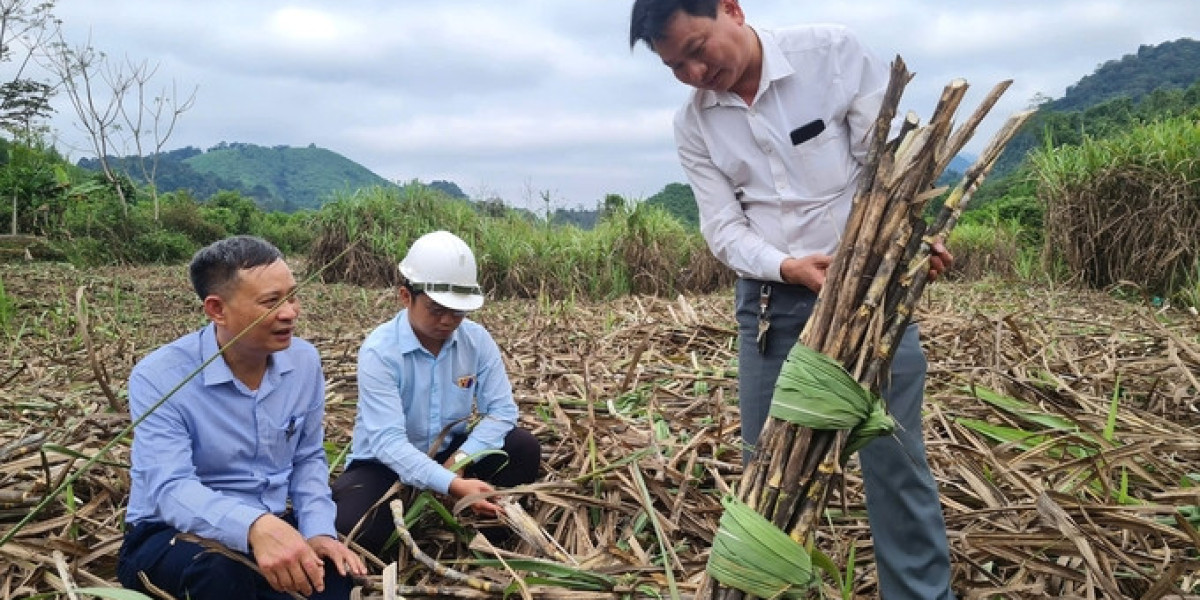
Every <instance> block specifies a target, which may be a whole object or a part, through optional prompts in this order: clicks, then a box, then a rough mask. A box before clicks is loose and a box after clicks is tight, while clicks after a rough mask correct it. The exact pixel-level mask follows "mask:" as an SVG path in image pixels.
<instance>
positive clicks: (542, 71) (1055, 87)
mask: <svg viewBox="0 0 1200 600" xmlns="http://www.w3.org/2000/svg"><path fill="white" fill-rule="evenodd" d="M631 5H632V2H631V1H628V0H484V1H474V0H471V1H466V0H463V1H459V0H444V1H441V2H421V3H418V2H413V1H411V0H345V1H341V2H335V1H325V2H317V1H293V2H284V1H276V0H104V1H98V0H57V2H56V7H55V10H54V12H55V14H56V15H57V16H58V17H59V18H60V19H61V20H62V22H63V29H64V34H65V37H66V39H67V40H68V41H69V42H71V43H73V44H83V43H87V42H89V40H90V44H91V45H92V46H93V47H95V48H97V49H99V50H103V51H104V52H105V53H106V54H107V55H108V56H109V57H110V58H112V59H117V60H123V59H124V58H126V57H127V58H128V59H130V60H132V61H135V62H140V61H149V62H150V63H151V64H157V65H159V67H158V71H157V74H156V77H155V80H154V85H155V87H156V88H164V87H167V88H169V87H170V86H171V85H172V84H174V85H175V86H177V89H179V90H180V93H181V94H186V92H188V91H190V90H191V89H193V88H196V102H195V106H194V107H193V108H192V109H191V110H189V111H188V112H187V113H185V114H184V115H183V116H182V118H181V120H180V122H179V124H178V127H177V129H176V131H175V133H174V135H173V136H172V137H171V140H170V142H169V143H168V145H167V147H168V149H175V148H180V147H184V146H195V147H197V148H200V149H207V148H210V147H212V146H214V145H216V144H218V143H220V142H222V141H225V142H244V143H252V144H258V145H263V146H276V145H288V146H307V145H309V144H316V145H317V146H319V147H322V148H327V149H329V150H332V151H335V152H337V153H339V154H342V155H344V156H346V157H347V158H349V159H351V160H353V161H355V162H358V163H360V164H362V165H364V166H366V167H367V168H369V169H371V170H372V171H374V172H375V173H377V174H379V175H380V176H382V177H384V178H387V179H390V180H396V181H401V182H403V181H408V180H411V179H420V180H421V181H424V182H429V181H432V180H437V179H443V180H449V181H453V182H455V183H457V184H458V185H459V186H460V187H461V188H462V189H463V191H465V192H466V193H467V194H468V195H470V196H472V197H473V198H484V197H490V196H497V195H498V196H500V197H501V198H503V199H504V200H505V201H506V202H508V203H509V204H512V205H516V206H530V205H532V206H534V207H540V206H541V202H540V200H538V198H539V197H540V195H541V194H542V193H543V192H548V193H549V194H550V195H551V197H552V198H553V200H554V203H555V205H556V206H562V207H571V206H583V207H588V208H591V207H594V206H595V205H596V203H597V202H598V201H599V200H600V199H602V198H603V197H604V195H605V194H608V193H616V194H621V195H623V196H625V197H627V198H633V199H643V198H646V197H649V196H651V195H653V194H654V193H656V192H658V191H659V190H661V189H662V187H663V186H664V185H666V184H668V183H671V182H676V181H679V182H682V181H685V178H684V176H683V172H682V171H681V169H680V168H679V165H678V162H677V159H676V154H675V149H674V143H673V138H672V130H671V116H672V114H673V113H674V111H675V109H676V108H677V107H678V106H679V105H680V103H681V102H682V101H683V99H684V98H685V95H686V92H687V90H686V88H684V87H683V86H682V85H681V84H679V83H678V82H676V81H675V80H674V78H673V77H672V76H671V73H670V72H669V71H668V70H667V68H666V67H664V66H663V65H662V63H661V62H660V61H659V60H658V58H657V56H655V55H654V54H652V53H651V52H650V51H649V50H647V49H646V48H645V47H644V46H640V45H639V46H638V48H637V49H635V50H634V51H633V52H630V50H629V45H628V27H629V22H628V21H629V9H630V6H631ZM742 7H743V9H744V10H745V12H746V14H747V19H748V21H749V22H750V23H751V24H754V25H756V26H759V27H765V28H770V27H782V26H788V25H792V24H799V23H808V22H832V23H841V24H845V25H848V26H850V27H851V28H852V29H854V30H856V31H857V32H858V33H859V34H860V36H861V37H862V38H863V39H864V40H865V41H866V42H867V43H868V44H869V45H870V46H871V47H872V48H873V49H874V50H875V52H876V53H877V54H879V55H880V56H881V57H883V58H885V59H890V58H892V57H894V56H896V55H900V56H902V57H903V58H904V60H905V61H906V62H907V63H908V66H909V69H910V70H911V71H913V72H915V73H916V75H917V76H916V79H914V80H913V81H912V82H911V83H910V84H909V86H908V88H907V91H906V93H905V97H904V99H903V100H902V102H901V110H902V111H903V110H910V109H911V110H914V111H916V112H917V114H918V115H920V116H921V117H922V118H928V117H929V115H930V114H931V112H932V108H933V105H934V102H935V100H936V98H937V96H938V95H939V94H940V92H941V89H942V87H943V86H944V85H945V84H946V83H948V82H949V81H951V80H952V79H954V78H956V77H962V78H964V79H966V80H967V81H968V83H970V84H971V93H970V94H969V95H968V96H967V99H966V101H965V103H964V105H963V106H964V107H963V108H962V109H960V112H961V113H962V114H961V115H960V116H961V117H962V118H965V116H966V114H967V113H968V112H969V111H970V110H973V109H974V108H975V106H977V105H978V102H979V99H980V98H981V97H982V96H983V94H985V93H986V92H987V90H989V89H990V88H991V87H992V86H993V85H995V84H996V83H997V82H999V81H1001V80H1003V79H1013V80H1014V84H1013V87H1012V88H1011V89H1010V90H1009V91H1008V92H1007V94H1006V95H1005V97H1004V98H1003V100H1002V101H1001V102H1000V104H999V105H998V106H997V107H996V108H995V109H994V110H993V111H992V113H991V115H990V116H989V118H988V120H987V121H986V122H985V124H984V126H983V127H982V128H981V129H980V130H979V133H977V134H976V136H975V139H974V140H973V141H972V143H971V144H970V145H968V147H967V149H968V150H969V151H978V150H979V149H980V148H982V146H983V145H984V144H985V143H986V141H987V140H988V139H989V138H990V137H991V134H992V133H993V132H994V131H995V129H996V128H997V127H999V125H1000V123H1002V122H1003V120H1004V118H1005V117H1007V116H1008V115H1009V114H1011V113H1013V112H1016V111H1019V110H1021V109H1023V108H1025V107H1026V106H1028V105H1029V104H1030V101H1031V99H1032V98H1034V96H1035V95H1036V94H1044V95H1047V96H1049V97H1052V98H1058V97H1061V96H1062V95H1063V93H1064V92H1065V90H1066V87H1067V86H1068V85H1070V84H1072V83H1074V82H1076V81H1078V80H1079V79H1080V78H1081V77H1082V76H1084V75H1088V74H1090V73H1092V71H1093V70H1095V68H1096V67H1097V66H1098V65H1100V64H1102V63H1104V62H1106V61H1108V60H1114V59H1119V58H1121V57H1122V56H1124V55H1126V54H1131V53H1135V52H1136V51H1137V49H1138V46H1139V45H1143V44H1147V45H1155V44H1159V43H1162V42H1165V41H1170V40H1175V39H1179V38H1181V37H1191V38H1193V39H1196V38H1197V37H1200V0H1137V1H1132V0H1036V1H1034V0H1002V1H997V2H988V3H974V2H969V3H968V2H952V1H950V0H859V1H858V2H799V1H795V0H793V1H773V2H768V1H765V0H743V2H742ZM54 127H55V129H56V130H57V132H58V136H59V138H58V144H59V147H60V149H62V150H63V151H64V152H65V153H67V154H68V155H69V156H70V157H71V158H72V159H78V158H80V157H84V156H91V155H92V153H91V152H89V151H88V150H87V146H86V144H85V143H84V140H85V139H86V138H84V137H83V136H82V134H81V133H80V130H79V128H78V126H77V125H75V124H74V115H73V113H72V112H71V111H70V109H69V108H68V107H66V106H63V107H62V110H60V114H59V115H58V116H57V117H56V118H55V120H54ZM530 200H533V202H531V203H530V202H528V201H530Z"/></svg>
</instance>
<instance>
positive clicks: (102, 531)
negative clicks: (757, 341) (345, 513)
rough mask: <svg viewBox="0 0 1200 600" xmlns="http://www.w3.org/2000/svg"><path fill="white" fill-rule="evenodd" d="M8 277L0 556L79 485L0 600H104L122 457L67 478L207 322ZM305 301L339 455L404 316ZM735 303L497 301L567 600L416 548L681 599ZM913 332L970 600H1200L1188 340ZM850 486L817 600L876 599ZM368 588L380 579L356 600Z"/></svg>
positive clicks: (1124, 310) (716, 479)
mask: <svg viewBox="0 0 1200 600" xmlns="http://www.w3.org/2000/svg"><path fill="white" fill-rule="evenodd" d="M297 271H298V272H299V271H300V269H297ZM0 280H2V281H3V282H4V285H5V287H6V290H7V292H8V294H9V295H10V296H11V297H12V298H13V299H14V300H15V306H13V307H12V308H15V313H14V316H13V319H12V321H11V325H10V328H9V331H8V332H6V335H5V337H4V340H5V347H4V348H3V352H4V360H3V363H0V390H2V393H3V396H2V401H0V536H8V535H9V534H11V533H12V529H13V527H14V526H15V525H16V523H17V522H19V521H21V520H22V519H23V518H25V517H26V516H27V515H29V514H30V511H31V510H33V509H34V507H36V506H38V505H39V503H40V502H42V501H43V499H44V498H45V497H46V495H47V493H48V491H49V490H54V489H57V488H59V487H60V484H61V483H62V482H64V481H66V480H69V479H70V478H71V477H74V476H77V479H75V480H74V481H73V482H72V483H71V485H69V486H67V487H66V489H65V491H63V492H62V493H60V494H59V495H58V496H56V497H55V498H54V499H53V500H52V501H51V502H49V503H48V504H46V505H45V508H44V510H42V511H41V512H39V513H38V514H37V515H36V517H34V518H33V519H32V520H30V521H29V523H28V524H27V525H26V526H24V527H23V528H22V529H21V530H20V531H19V532H17V533H16V534H15V535H13V536H11V539H10V540H9V541H8V542H6V543H4V544H3V545H0V599H8V598H22V597H27V596H30V595H36V594H46V595H48V596H51V597H54V596H58V597H67V594H66V593H65V591H64V589H65V588H66V587H68V586H71V585H75V586H80V587H84V586H104V585H112V582H113V566H114V562H115V556H116V551H117V548H118V546H119V544H120V524H121V521H122V514H123V510H122V509H123V506H124V503H125V494H126V492H127V490H128V476H127V470H126V466H125V463H126V461H127V459H128V441H127V440H120V441H118V443H117V444H116V445H115V446H114V447H113V450H112V452H110V453H109V454H107V455H106V456H104V457H103V458H102V459H101V460H99V461H97V462H95V463H94V464H93V465H92V466H91V467H90V468H89V469H88V470H87V471H86V472H84V473H82V474H81V475H80V474H79V473H80V470H81V467H82V466H83V464H84V462H85V461H86V460H87V459H88V458H90V457H93V456H95V455H96V454H97V452H98V451H99V450H100V449H101V448H102V447H103V446H105V445H106V444H108V443H109V442H110V441H112V440H114V439H116V438H118V436H120V435H121V433H122V431H123V429H124V428H125V427H126V426H127V425H128V418H127V416H126V415H125V414H124V413H123V412H120V411H114V409H113V405H114V404H115V405H117V406H118V407H120V406H122V403H123V401H124V400H123V395H122V394H123V391H124V387H125V386H124V378H125V376H126V375H127V373H128V372H129V369H130V367H131V366H132V365H133V363H134V362H135V361H136V360H137V359H138V358H139V357H140V356H142V355H143V354H144V353H146V352H147V351H148V350H150V349H152V348H153V347H155V346H157V345H158V344H160V343H163V342H165V341H167V340H169V339H172V338H173V337H175V336H177V335H179V334H181V333H183V332H185V331H188V330H190V329H193V328H195V327H196V326H198V325H199V324H200V323H201V322H202V317H201V315H200V313H199V311H198V309H197V308H196V303H195V302H194V301H193V300H192V298H191V297H190V293H189V292H188V290H187V286H186V282H185V280H184V277H183V273H182V269H181V268H179V267H174V268H153V269H113V270H99V271H89V272H84V271H76V270H72V269H70V268H67V267H62V266H57V265H22V266H12V265H9V266H3V267H0ZM302 302H303V306H304V309H305V314H304V316H303V317H302V319H303V325H302V327H301V329H302V332H301V334H302V335H303V336H304V337H306V338H308V339H310V340H312V341H313V342H315V343H316V345H317V346H318V347H319V348H320V349H321V351H322V354H323V356H324V359H325V361H326V370H327V371H326V372H327V377H328V381H329V395H328V400H329V411H328V413H329V414H328V423H327V432H328V437H329V440H330V449H331V452H333V453H336V452H338V451H340V450H341V449H342V448H344V447H345V445H346V444H347V441H348V435H349V432H350V429H351V423H352V420H353V416H354V399H355V393H356V392H355V369H354V356H355V352H356V348H357V344H358V342H359V341H360V340H361V338H362V336H363V334H364V332H366V331H367V330H369V329H370V328H371V327H373V326H374V325H375V324H376V323H378V322H380V321H382V320H384V319H385V318H387V317H389V316H390V315H391V314H392V313H393V311H394V310H395V309H396V305H395V301H394V299H393V296H392V294H390V293H389V292H387V291H384V290H366V289H360V288H355V287H348V286H342V285H320V284H313V285H308V286H306V287H305V289H304V290H303V292H302ZM731 304H732V299H731V297H730V295H729V294H728V293H724V294H716V295H711V296H702V297H691V298H686V299H674V300H671V299H659V298H649V297H630V298H624V299H620V300H617V301H614V302H609V303H600V304H585V303H574V302H564V301H541V302H538V301H520V302H515V301H495V302H491V303H490V304H489V305H488V306H487V307H486V308H485V310H483V311H482V312H481V313H480V314H479V315H478V319H479V320H480V321H481V322H483V323H484V324H485V325H487V326H488V327H489V328H490V329H491V330H492V331H493V332H494V334H495V336H496V338H497V340H498V341H499V343H500V345H501V346H502V347H503V348H504V351H505V359H506V361H507V364H508V367H509V369H510V376H511V378H512V382H513V385H514V388H515V392H516V395H517V398H518V400H519V402H520V404H521V407H522V409H523V418H522V420H523V424H524V425H525V426H527V427H529V428H531V429H532V430H533V431H535V432H536V434H537V435H538V436H539V437H540V439H541V440H542V441H543V443H544V447H545V465H544V477H543V478H542V481H543V482H545V483H541V484H539V485H537V486H534V488H533V489H530V490H527V491H525V492H524V493H523V494H521V497H522V498H524V500H523V503H524V505H525V506H526V507H527V508H528V510H529V513H530V514H531V515H532V516H533V518H534V519H535V520H536V521H537V522H538V523H540V524H541V525H542V526H543V527H544V528H545V530H546V531H547V532H548V533H549V534H550V536H552V537H553V538H554V540H555V541H556V542H557V544H558V545H559V546H560V547H561V549H562V552H561V553H558V558H557V559H553V558H550V557H548V556H547V554H550V555H554V554H555V553H554V552H552V551H548V552H540V553H539V552H536V551H534V550H532V549H531V547H529V546H526V545H521V546H517V547H514V548H510V549H509V550H511V551H512V552H510V553H507V554H503V556H505V557H506V558H508V559H510V560H512V559H514V557H520V556H522V555H530V556H538V557H541V558H545V559H548V560H556V561H558V562H565V563H568V564H574V566H573V568H575V569H577V570H578V572H577V573H576V574H574V575H571V574H569V573H568V574H567V575H566V576H565V577H564V578H563V579H564V580H566V581H569V582H570V583H571V584H572V585H573V586H574V587H575V589H567V588H564V587H552V586H551V584H552V583H555V580H554V575H555V573H557V571H555V570H554V569H552V568H551V567H544V566H543V567H540V568H537V569H535V570H536V571H537V572H538V574H539V575H541V576H542V578H540V579H539V578H537V577H535V576H533V575H532V574H531V573H532V572H531V571H530V570H528V565H527V564H524V563H520V562H513V563H511V564H510V567H512V568H513V570H511V571H510V570H508V569H506V568H504V567H494V566H484V565H481V564H479V563H478V562H471V561H467V560H464V559H467V558H470V557H471V556H472V552H470V551H469V550H468V549H467V548H466V547H465V546H464V545H463V544H462V543H459V542H457V541H456V540H454V539H453V538H452V536H450V535H448V534H447V533H446V532H445V531H446V530H445V528H444V527H441V526H440V525H439V523H437V522H435V521H434V520H432V519H422V520H421V521H420V522H419V523H418V524H417V525H416V526H414V528H413V535H414V536H415V537H416V539H417V543H418V544H419V546H420V547H421V548H422V549H423V550H424V551H425V552H427V553H428V554H429V555H430V557H431V558H432V559H433V560H436V561H438V562H439V563H440V564H442V565H446V566H454V567H455V568H457V569H458V570H459V571H462V572H465V573H466V574H468V575H470V576H472V577H475V578H480V579H486V580H490V581H494V582H498V583H500V584H501V585H503V584H505V583H508V582H511V581H513V579H514V575H516V576H517V579H519V580H520V584H519V585H518V587H516V588H515V592H514V593H519V594H522V595H525V596H526V597H541V598H602V597H616V596H618V595H621V594H631V595H634V596H641V595H661V596H664V597H665V596H674V595H678V596H680V597H688V596H692V595H693V594H694V593H695V592H696V584H697V582H698V581H699V580H700V576H699V575H700V573H701V572H702V569H703V566H704V562H705V560H706V556H707V554H706V553H707V549H708V545H709V540H710V539H711V536H712V534H713V532H714V531H715V529H716V523H717V520H718V518H719V516H720V505H719V502H718V501H719V497H720V494H721V493H722V492H725V491H727V488H728V487H729V486H733V485H736V483H737V480H738V477H739V475H740V473H741V465H740V461H739V455H740V451H739V448H738V447H737V445H736V440H737V439H738V420H737V410H736V404H735V402H734V400H735V398H736V381H735V380H736V377H735V370H736V367H735V364H734V360H735V356H736V354H735V352H734V331H733V329H732V319H731V315H730V308H731ZM918 321H920V322H921V324H922V328H923V334H924V337H925V343H926V348H927V350H928V354H929V359H930V377H929V384H928V394H927V406H926V408H927V411H926V419H925V425H926V434H925V435H926V439H927V440H928V446H929V455H930V461H931V463H932V466H933V472H934V474H935V476H936V477H937V478H938V480H939V483H940V487H941V490H942V501H943V504H944V507H945V513H946V517H947V524H948V527H949V532H950V542H951V550H952V553H953V556H952V558H953V561H954V587H955V589H956V590H957V592H958V593H959V595H960V596H961V597H966V598H993V597H997V598H998V597H1005V598H1044V597H1079V598H1093V597H1095V598H1172V597H1173V598H1182V597H1192V598H1200V576H1198V575H1197V571H1200V569H1198V567H1200V535H1198V534H1197V527H1198V526H1200V508H1197V507H1200V435H1198V434H1200V400H1198V396H1200V382H1198V381H1197V380H1198V379H1200V319H1197V318H1196V317H1195V316H1193V315H1191V314H1189V313H1187V312H1177V311H1158V312H1156V311H1154V310H1152V309H1150V308H1147V307H1142V306H1138V305H1135V304H1129V303H1124V302H1120V301H1116V300H1113V299H1111V298H1110V297H1107V296H1105V295H1103V294H1099V293H1090V292H1080V291H1073V290H1068V289H1059V288H1053V289H1050V288H1030V287H1029V286H1026V285H1019V284H998V283H944V282H940V283H937V284H935V285H933V286H931V287H930V288H929V289H928V290H927V292H926V297H925V298H924V300H923V302H922V305H921V309H920V312H919V315H918ZM81 325H83V326H82V327H81ZM1114 407H1115V410H1114ZM844 480H845V486H844V488H843V490H842V492H841V493H840V494H838V495H837V496H836V497H835V498H834V500H833V502H832V503H831V505H830V511H829V514H828V517H827V519H826V523H825V524H824V525H823V526H822V527H821V529H820V531H819V538H818V540H817V546H818V547H819V548H820V549H821V551H823V552H824V553H825V554H827V555H828V556H830V557H831V558H832V559H833V560H834V561H835V562H836V563H837V564H838V565H840V566H841V567H842V568H843V569H846V568H847V567H848V568H849V571H851V576H850V578H849V582H848V583H847V584H846V585H845V589H844V590H838V589H835V585H834V584H832V583H827V585H826V589H825V590H824V591H825V593H826V597H838V596H839V595H843V596H844V597H851V596H853V597H874V596H875V592H876V589H875V579H874V576H873V569H872V553H871V540H870V535H869V531H868V528H867V523H866V520H865V517H864V510H863V507H862V489H861V482H860V480H859V478H858V475H857V473H856V472H855V471H854V469H853V463H852V464H851V469H850V470H848V471H847V472H846V473H845V477H844ZM465 519H466V518H465V517H464V520H465ZM484 554H486V552H484ZM474 556H479V555H474ZM399 567H400V568H399V574H400V578H401V581H400V583H401V585H402V587H401V588H399V589H400V591H402V592H405V595H408V596H411V597H418V596H421V595H428V594H432V593H434V592H441V593H443V594H447V595H452V596H458V597H485V596H491V597H499V595H500V594H499V593H496V592H487V591H483V590H481V589H480V588H483V587H486V586H482V585H478V582H476V585H477V587H471V586H470V585H469V584H468V582H467V581H465V580H461V579H456V578H454V577H449V576H445V575H438V574H435V573H434V572H433V570H431V569H430V568H428V567H427V566H425V565H422V564H421V563H419V562H418V561H416V560H414V559H412V558H411V557H409V556H408V555H406V557H405V559H404V562H403V564H401V565H399ZM582 571H586V572H587V573H588V574H589V576H587V577H585V576H584V575H582V574H580V572H582ZM827 581H830V580H828V578H827ZM382 583H383V579H382V577H381V576H379V575H375V576H374V577H373V578H372V579H371V580H370V581H369V582H368V584H369V587H367V588H366V589H365V590H364V593H365V595H368V596H375V597H380V596H381V595H382V594H383V591H381V590H382V589H383V586H382ZM558 583H565V582H564V581H558ZM423 586H427V587H423Z"/></svg>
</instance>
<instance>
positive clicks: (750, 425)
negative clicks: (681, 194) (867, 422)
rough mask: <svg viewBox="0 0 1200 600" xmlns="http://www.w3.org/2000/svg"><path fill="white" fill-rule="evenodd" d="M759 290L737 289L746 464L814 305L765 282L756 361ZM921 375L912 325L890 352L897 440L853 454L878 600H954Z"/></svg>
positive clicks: (889, 395) (793, 289)
mask: <svg viewBox="0 0 1200 600" xmlns="http://www.w3.org/2000/svg"><path fill="white" fill-rule="evenodd" d="M763 283H764V282H761V281H755V280H747V279H739V280H738V282H737V322H738V388H739V389H738V403H739V408H740V411H741V418H742V440H743V441H744V442H745V444H746V447H747V450H746V451H745V453H744V459H745V460H749V458H750V452H751V451H752V450H753V447H754V444H755V443H757V441H758V436H759V434H761V433H762V428H763V424H764V423H765V422H766V420H767V414H768V411H769V410H770V407H771V397H772V395H773V394H774V391H775V380H776V379H777V378H778V377H779V370H780V368H781V367H782V366H783V361H784V359H785V358H787V354H788V351H790V350H791V349H792V346H793V345H795V344H796V341H797V340H799V338H800V330H801V329H803V328H804V323H805V322H806V321H807V320H808V317H809V315H810V314H812V308H813V303H814V302H815V301H816V294H814V293H813V292H812V291H811V290H809V289H807V288H805V287H803V286H797V285H787V284H781V283H774V282H765V283H767V285H770V286H771V299H770V303H769V305H768V310H767V314H768V315H769V316H770V323H771V327H770V329H768V330H767V347H766V354H760V353H759V348H758V343H757V341H756V338H757V336H758V313H759V289H760V286H761V285H762V284H763ZM926 368H927V363H926V361H925V354H924V352H923V351H922V350H921V341H920V336H919V334H918V331H917V326H916V324H915V323H914V324H912V325H910V326H909V327H908V330H907V331H906V332H905V334H904V337H903V340H902V341H901V343H900V346H899V347H898V348H897V350H896V356H895V358H894V359H893V360H892V372H891V381H890V382H889V385H887V386H885V387H884V390H883V397H884V399H885V400H886V401H887V407H888V412H889V413H890V414H891V415H892V417H893V418H894V419H895V420H896V423H897V424H898V427H897V431H896V435H895V438H893V437H881V438H877V439H875V440H874V441H872V442H871V443H869V444H867V445H866V446H865V447H864V448H863V449H862V450H860V451H859V452H858V457H859V462H860V463H861V465H862V471H863V480H864V482H865V483H864V485H865V488H866V497H867V516H868V519H869V521H870V525H871V537H872V539H873V541H874V546H875V562H876V570H877V571H878V576H879V590H880V595H881V597H882V598H884V600H901V599H910V598H911V599H913V600H916V599H921V600H930V599H943V598H953V597H954V594H953V592H951V591H950V551H949V548H948V543H947V540H946V523H945V520H944V519H943V517H942V505H941V501H940V499H939V497H938V490H937V482H935V481H934V479H933V475H932V474H931V473H930V471H929V463H928V462H926V458H925V442H924V440H923V439H922V428H921V404H922V402H923V399H924V392H925V371H926Z"/></svg>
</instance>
